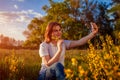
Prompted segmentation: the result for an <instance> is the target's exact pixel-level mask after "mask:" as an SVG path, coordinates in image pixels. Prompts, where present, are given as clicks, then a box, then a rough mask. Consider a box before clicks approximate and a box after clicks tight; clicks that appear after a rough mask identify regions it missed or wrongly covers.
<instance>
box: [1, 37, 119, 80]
mask: <svg viewBox="0 0 120 80" xmlns="http://www.w3.org/2000/svg"><path fill="white" fill-rule="evenodd" d="M101 41H102V49H98V48H97V49H96V48H95V47H94V46H93V45H92V44H91V43H90V42H89V48H88V49H86V50H79V49H74V50H73V49H72V50H67V51H66V55H65V73H66V79H67V80H119V79H120V46H116V45H114V44H113V41H112V40H111V37H109V36H107V37H106V40H103V38H102V37H101ZM96 46H97V47H99V44H97V45H96ZM40 63H41V59H40V57H39V53H38V50H24V49H22V50H21V49H20V50H6V49H0V80H37V78H38V73H39V70H40Z"/></svg>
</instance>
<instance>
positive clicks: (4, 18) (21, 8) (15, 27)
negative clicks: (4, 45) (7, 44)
mask: <svg viewBox="0 0 120 80" xmlns="http://www.w3.org/2000/svg"><path fill="white" fill-rule="evenodd" d="M45 4H48V0H0V34H3V35H4V36H9V37H11V38H15V39H16V40H25V39H26V38H25V37H24V35H23V31H24V30H25V29H27V25H28V24H29V22H30V21H31V20H32V19H33V17H38V18H39V17H42V16H43V15H45V12H44V11H43V10H42V6H43V5H45Z"/></svg>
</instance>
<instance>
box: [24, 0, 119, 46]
mask: <svg viewBox="0 0 120 80" xmlns="http://www.w3.org/2000/svg"><path fill="white" fill-rule="evenodd" d="M113 1H117V0H113ZM118 1H119V0H118ZM113 3H114V2H111V3H109V4H107V3H102V2H101V3H100V2H97V0H63V1H61V2H60V1H59V2H56V1H54V0H49V5H45V6H43V10H44V11H45V12H46V15H45V16H43V18H41V19H38V18H34V19H33V20H32V21H31V22H30V24H29V25H28V30H26V31H24V35H26V37H27V40H26V42H25V46H29V47H30V46H31V47H38V46H39V44H40V43H41V42H42V41H43V40H44V31H45V28H46V26H47V24H48V23H49V22H51V21H57V22H59V23H61V25H62V28H63V38H64V39H71V40H76V39H80V38H81V37H83V36H85V35H87V34H88V33H89V31H90V22H95V23H97V25H98V26H99V34H101V35H107V34H109V35H112V36H113V30H114V27H113V25H114V22H115V19H114V20H113V19H111V17H114V18H115V16H114V15H111V16H109V13H108V10H109V8H110V7H111V6H112V5H113ZM113 12H114V11H113ZM118 22H119V20H118ZM113 38H114V36H113Z"/></svg>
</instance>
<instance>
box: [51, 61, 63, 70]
mask: <svg viewBox="0 0 120 80" xmlns="http://www.w3.org/2000/svg"><path fill="white" fill-rule="evenodd" d="M53 66H54V68H58V69H64V66H63V65H62V64H61V63H60V62H56V63H54V64H53Z"/></svg>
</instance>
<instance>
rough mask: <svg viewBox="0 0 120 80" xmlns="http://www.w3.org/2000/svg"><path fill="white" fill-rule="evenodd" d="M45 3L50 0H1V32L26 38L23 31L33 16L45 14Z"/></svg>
mask: <svg viewBox="0 0 120 80" xmlns="http://www.w3.org/2000/svg"><path fill="white" fill-rule="evenodd" d="M55 1H61V0H55ZM101 1H110V0H101ZM45 4H47V5H48V4H49V2H48V0H0V34H3V35H4V36H9V37H11V38H15V39H16V40H25V39H26V38H25V36H24V35H23V31H24V30H25V29H27V25H28V24H29V22H30V21H31V20H32V19H33V17H38V18H39V17H42V16H44V15H45V12H44V11H43V10H42V6H43V5H45Z"/></svg>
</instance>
